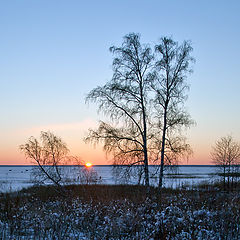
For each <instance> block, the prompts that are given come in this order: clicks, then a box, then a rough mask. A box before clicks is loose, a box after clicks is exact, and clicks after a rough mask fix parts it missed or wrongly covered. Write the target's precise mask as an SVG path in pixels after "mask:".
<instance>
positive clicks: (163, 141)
mask: <svg viewBox="0 0 240 240" xmlns="http://www.w3.org/2000/svg"><path fill="white" fill-rule="evenodd" d="M166 130H167V110H166V109H165V110H164V120H163V135H162V146H161V147H162V148H161V166H160V174H159V185H158V187H159V190H161V189H162V185H163V168H164V155H165V141H166Z"/></svg>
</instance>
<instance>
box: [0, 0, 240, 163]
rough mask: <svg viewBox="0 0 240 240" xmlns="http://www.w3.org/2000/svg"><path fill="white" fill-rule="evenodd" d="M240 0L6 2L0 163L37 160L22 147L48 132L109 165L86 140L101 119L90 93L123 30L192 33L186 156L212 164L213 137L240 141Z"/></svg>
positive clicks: (0, 24) (105, 76)
mask: <svg viewBox="0 0 240 240" xmlns="http://www.w3.org/2000/svg"><path fill="white" fill-rule="evenodd" d="M239 12H240V1H238V0H235V1H234V0H230V1H224V0H212V1H205V0H202V1H192V0H189V1H187V0H181V1H179V0H175V1H174V0H169V1H162V0H149V1H146V0H121V1H114V0H111V1H110V0H101V1H98V0H92V1H80V0H76V1H74V0H69V1H63V0H51V1H49V0H41V1H32V0H21V1H18V0H11V1H1V2H0V111H1V117H0V165H1V164H5V165H11V164H31V161H30V160H28V159H25V156H24V155H23V154H22V153H20V151H19V145H20V144H23V143H25V142H26V141H27V139H28V138H29V137H30V136H35V137H38V136H39V135H40V132H41V131H47V130H50V131H52V132H54V133H55V134H56V135H58V136H60V137H61V138H62V139H63V140H64V141H65V142H66V143H67V144H68V147H69V149H70V151H71V153H72V154H73V155H78V156H80V157H81V158H82V160H83V161H85V162H87V161H90V162H92V163H93V164H111V159H110V158H106V155H105V153H104V152H103V151H102V149H101V146H96V147H94V146H92V145H89V144H85V143H84V142H83V137H84V136H86V134H87V130H88V128H94V127H96V126H97V122H98V121H99V120H100V119H101V115H98V113H97V108H96V106H95V105H93V104H90V105H86V104H85V97H86V95H87V93H88V92H89V91H90V90H92V89H93V88H95V87H96V86H101V85H103V84H104V83H106V81H108V80H110V79H111V76H112V68H111V64H112V59H113V57H112V55H111V53H110V52H109V47H111V46H113V45H115V46H118V45H120V44H121V43H122V39H123V36H124V35H126V34H128V33H131V32H135V33H140V34H141V41H142V42H143V43H149V44H152V45H154V44H156V43H157V42H158V40H159V39H160V38H161V37H162V36H171V37H172V38H173V39H174V40H175V41H178V42H179V43H181V42H182V41H183V40H190V41H191V42H192V46H193V49H194V51H193V56H194V57H195V59H196V63H195V65H194V68H193V70H194V71H193V74H191V75H190V76H189V77H188V82H189V83H190V86H191V87H190V91H189V94H188V100H187V102H186V108H187V110H188V112H189V113H190V114H191V116H192V118H193V119H194V120H195V122H196V126H194V127H192V128H191V129H190V130H188V131H187V132H186V136H187V138H188V142H189V143H190V145H191V147H192V149H193V152H194V154H193V155H192V156H191V157H190V158H189V159H188V161H186V160H183V161H182V162H181V164H211V158H210V151H211V148H212V146H213V145H214V144H215V142H216V140H218V139H219V138H220V137H223V136H226V135H229V134H230V135H232V136H233V138H234V139H235V140H236V141H240V110H239V103H240V94H239V90H240V79H239V78H240V77H239V76H240V61H239V56H240V44H239V43H240V28H239V25H240V14H239Z"/></svg>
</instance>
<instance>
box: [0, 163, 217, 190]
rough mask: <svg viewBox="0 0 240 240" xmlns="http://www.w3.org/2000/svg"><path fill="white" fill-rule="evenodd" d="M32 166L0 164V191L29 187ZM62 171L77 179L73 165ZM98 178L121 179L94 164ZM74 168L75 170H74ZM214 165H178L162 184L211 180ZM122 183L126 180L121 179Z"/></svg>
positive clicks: (111, 181)
mask: <svg viewBox="0 0 240 240" xmlns="http://www.w3.org/2000/svg"><path fill="white" fill-rule="evenodd" d="M32 168H33V166H0V191H1V192H6V191H15V190H19V189H21V188H25V187H29V186H32V185H33V184H34V182H33V177H32V174H31V173H32ZM63 168H64V172H65V173H66V175H67V176H68V178H70V179H77V174H78V173H77V172H78V171H79V170H76V169H74V167H73V166H64V167H63ZM92 168H93V170H94V171H96V172H97V175H98V178H99V179H100V180H101V183H102V184H116V183H121V179H118V180H117V179H116V177H115V176H114V174H113V171H112V169H113V168H112V166H94V167H92ZM74 170H75V171H74ZM155 171H156V167H154V166H150V173H151V174H150V182H151V184H152V185H156V184H157V182H158V179H157V175H154V173H155ZM215 173H216V167H214V166H179V167H178V168H177V169H176V170H175V171H174V172H171V171H166V175H165V176H166V177H165V179H164V186H166V187H173V188H176V187H179V186H183V185H189V186H191V185H194V184H198V183H200V182H204V181H208V182H209V181H212V180H213V178H214V174H215ZM127 181H128V183H131V184H136V183H137V179H136V177H132V178H129V179H127ZM123 182H124V183H125V182H126V180H125V181H123Z"/></svg>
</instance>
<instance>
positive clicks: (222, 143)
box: [211, 136, 240, 191]
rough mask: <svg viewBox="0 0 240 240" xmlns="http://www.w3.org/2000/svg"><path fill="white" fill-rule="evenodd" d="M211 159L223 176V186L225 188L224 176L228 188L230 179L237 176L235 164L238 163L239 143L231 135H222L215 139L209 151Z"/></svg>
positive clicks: (239, 158)
mask: <svg viewBox="0 0 240 240" xmlns="http://www.w3.org/2000/svg"><path fill="white" fill-rule="evenodd" d="M211 157H212V161H213V163H214V164H216V165H217V166H219V169H220V175H221V176H222V177H223V188H224V191H225V190H226V178H227V183H228V189H229V187H230V180H231V179H232V183H233V179H234V177H235V176H236V177H237V176H238V174H239V172H237V171H236V170H239V168H238V167H237V165H239V164H240V144H239V143H237V142H235V141H234V139H233V137H232V136H227V137H222V138H221V139H220V140H218V141H216V144H215V146H213V147H212V152H211Z"/></svg>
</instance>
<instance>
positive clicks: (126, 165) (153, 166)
mask: <svg viewBox="0 0 240 240" xmlns="http://www.w3.org/2000/svg"><path fill="white" fill-rule="evenodd" d="M34 166H38V165H14V164H12V165H5V164H3V165H0V167H34ZM59 166H66V167H71V166H78V165H75V164H72V165H59ZM80 166H84V165H80ZM112 166H114V165H111V164H109V165H93V167H112ZM117 166H123V167H124V166H125V167H126V166H128V165H117ZM137 166H140V165H135V167H137ZM155 166H159V165H149V167H155ZM174 166H177V167H216V165H210V164H209V165H206V164H205V165H199V164H197V165H194V164H192V165H184V164H183V165H173V166H172V167H174Z"/></svg>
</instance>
